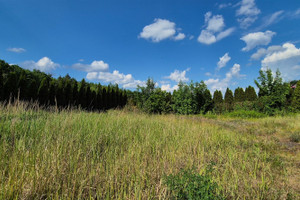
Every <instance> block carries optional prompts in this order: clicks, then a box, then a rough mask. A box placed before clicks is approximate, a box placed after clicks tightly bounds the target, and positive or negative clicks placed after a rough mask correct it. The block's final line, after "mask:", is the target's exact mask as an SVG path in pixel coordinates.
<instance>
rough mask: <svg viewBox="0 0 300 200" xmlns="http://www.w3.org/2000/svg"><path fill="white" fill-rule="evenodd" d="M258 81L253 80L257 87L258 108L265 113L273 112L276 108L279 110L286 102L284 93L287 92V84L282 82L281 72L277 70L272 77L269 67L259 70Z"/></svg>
mask: <svg viewBox="0 0 300 200" xmlns="http://www.w3.org/2000/svg"><path fill="white" fill-rule="evenodd" d="M259 74H260V76H259V77H258V80H259V82H258V81H256V80H255V84H256V86H257V87H258V88H259V93H258V96H259V100H258V102H259V103H258V105H259V109H260V110H261V111H263V112H264V113H267V114H270V115H272V114H274V112H275V110H276V109H279V110H281V109H282V108H283V107H284V104H285V102H286V95H287V94H288V93H289V84H288V83H283V82H282V78H281V74H280V72H279V71H278V70H277V71H276V76H275V77H273V75H272V71H271V70H270V69H268V70H266V71H262V70H260V71H259Z"/></svg>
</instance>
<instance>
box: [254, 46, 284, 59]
mask: <svg viewBox="0 0 300 200" xmlns="http://www.w3.org/2000/svg"><path fill="white" fill-rule="evenodd" d="M280 50H282V46H279V45H274V46H270V47H268V48H267V49H264V48H260V49H258V50H257V51H256V52H255V53H254V54H252V55H251V59H252V60H259V59H260V58H262V57H263V56H265V55H267V54H270V53H273V52H276V51H280Z"/></svg>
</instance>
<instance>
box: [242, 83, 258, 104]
mask: <svg viewBox="0 0 300 200" xmlns="http://www.w3.org/2000/svg"><path fill="white" fill-rule="evenodd" d="M245 99H246V101H256V100H257V94H256V92H255V89H254V87H252V86H250V85H249V86H248V87H247V88H246V90H245Z"/></svg>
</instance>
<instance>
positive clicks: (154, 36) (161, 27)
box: [139, 19, 185, 42]
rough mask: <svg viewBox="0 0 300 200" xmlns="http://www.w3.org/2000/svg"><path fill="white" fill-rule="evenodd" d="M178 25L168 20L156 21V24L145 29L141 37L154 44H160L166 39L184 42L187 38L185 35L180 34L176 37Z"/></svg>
mask: <svg viewBox="0 0 300 200" xmlns="http://www.w3.org/2000/svg"><path fill="white" fill-rule="evenodd" d="M176 32H177V31H176V24H175V23H174V22H171V21H169V20H167V19H155V20H154V23H152V24H150V25H147V26H145V27H144V28H143V31H142V32H141V33H140V35H139V37H140V38H144V39H147V40H151V41H152V42H160V41H161V40H165V39H168V38H169V39H174V40H182V39H184V38H185V35H184V34H183V33H178V34H177V35H176V36H175V34H176Z"/></svg>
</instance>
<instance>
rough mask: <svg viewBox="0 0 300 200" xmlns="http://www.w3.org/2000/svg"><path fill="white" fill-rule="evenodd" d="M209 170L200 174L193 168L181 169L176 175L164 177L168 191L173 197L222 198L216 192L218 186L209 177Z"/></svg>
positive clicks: (207, 199) (206, 199)
mask: <svg viewBox="0 0 300 200" xmlns="http://www.w3.org/2000/svg"><path fill="white" fill-rule="evenodd" d="M210 172H211V170H208V171H206V172H205V174H204V175H200V174H198V173H196V172H195V170H193V169H188V170H181V171H180V172H179V173H178V174H176V175H172V174H171V175H169V176H167V177H165V178H164V183H165V184H166V185H167V186H168V189H169V192H170V194H171V196H172V198H174V199H205V200H210V199H211V200H213V199H224V197H223V196H222V195H220V194H218V191H220V188H219V186H218V185H217V184H216V183H215V182H213V181H212V179H211V177H210V174H209V173H210Z"/></svg>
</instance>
